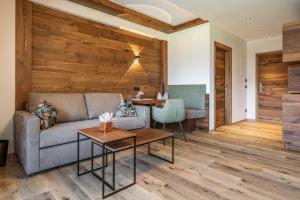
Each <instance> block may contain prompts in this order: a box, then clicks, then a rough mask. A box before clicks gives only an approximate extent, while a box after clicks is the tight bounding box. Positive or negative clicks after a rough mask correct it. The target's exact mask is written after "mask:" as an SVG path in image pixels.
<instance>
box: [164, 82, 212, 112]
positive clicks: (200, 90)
mask: <svg viewBox="0 0 300 200" xmlns="http://www.w3.org/2000/svg"><path fill="white" fill-rule="evenodd" d="M167 91H168V94H169V98H170V99H183V100H184V106H185V108H190V109H201V110H205V93H206V85H168V86H167Z"/></svg>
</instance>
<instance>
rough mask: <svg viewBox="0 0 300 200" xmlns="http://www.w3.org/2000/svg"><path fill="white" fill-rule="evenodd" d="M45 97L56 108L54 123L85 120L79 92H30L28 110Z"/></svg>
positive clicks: (82, 102) (85, 112) (84, 109)
mask: <svg viewBox="0 0 300 200" xmlns="http://www.w3.org/2000/svg"><path fill="white" fill-rule="evenodd" d="M41 99H45V100H46V101H47V103H48V104H49V105H51V106H53V107H55V108H56V109H57V112H58V113H57V118H56V123H64V122H74V121H79V120H87V119H88V116H87V110H86V106H85V101H84V96H83V94H80V93H30V94H29V112H33V111H34V110H35V109H36V107H37V106H38V105H39V104H40V103H41Z"/></svg>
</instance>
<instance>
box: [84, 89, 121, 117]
mask: <svg viewBox="0 0 300 200" xmlns="http://www.w3.org/2000/svg"><path fill="white" fill-rule="evenodd" d="M84 98H85V103H86V107H87V111H88V118H89V119H96V118H98V117H99V114H101V113H104V112H112V113H114V114H115V113H116V112H117V110H118V108H119V105H120V103H121V99H122V96H121V94H118V93H86V94H84Z"/></svg>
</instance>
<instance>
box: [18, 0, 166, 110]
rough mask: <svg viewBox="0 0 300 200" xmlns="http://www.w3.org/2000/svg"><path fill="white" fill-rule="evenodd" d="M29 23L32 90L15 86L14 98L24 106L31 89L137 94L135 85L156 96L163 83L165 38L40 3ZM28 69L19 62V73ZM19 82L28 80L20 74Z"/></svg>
mask: <svg viewBox="0 0 300 200" xmlns="http://www.w3.org/2000/svg"><path fill="white" fill-rule="evenodd" d="M22 2H23V1H22ZM26 23H28V24H30V26H31V25H32V28H31V29H30V33H32V43H31V39H30V40H28V41H27V43H28V45H30V47H32V53H31V49H30V52H28V53H26V55H30V57H28V59H29V60H30V62H28V63H30V65H28V66H29V67H28V69H27V68H26V71H27V72H29V73H28V76H27V75H26V79H25V84H26V85H28V86H26V87H27V88H29V89H28V90H22V89H17V90H16V93H19V92H21V93H24V95H23V96H20V95H19V96H18V97H17V98H16V101H18V102H19V103H20V104H21V103H23V102H26V101H27V96H26V95H27V94H28V92H29V91H31V92H119V93H122V94H123V95H125V96H133V95H134V89H133V88H134V86H139V87H140V88H141V89H142V90H143V91H144V92H145V96H146V97H154V96H156V94H157V92H158V91H160V90H161V88H162V86H163V84H165V81H164V80H163V78H164V76H163V73H164V71H165V70H166V68H167V62H166V60H165V59H167V57H166V55H167V42H166V41H160V40H157V39H152V38H149V37H145V36H141V35H138V34H135V33H131V32H128V31H124V30H121V29H117V28H115V27H111V26H108V25H104V24H100V23H96V22H93V21H89V20H86V19H82V18H79V17H76V16H72V15H69V14H65V13H62V12H59V11H55V10H52V9H49V8H46V7H42V6H40V5H36V4H33V5H32V20H31V18H28V19H26ZM19 27H21V26H19ZM23 43H24V42H23ZM23 43H22V41H21V42H18V44H17V46H19V47H21V46H22V45H23V46H24V44H23ZM31 44H32V45H31ZM31 54H32V57H31ZM136 55H139V56H140V59H139V60H136V59H135V56H136ZM25 57H26V56H25ZM31 61H32V63H31ZM31 64H32V65H31ZM24 70H25V66H23V65H22V66H21V65H20V67H19V68H17V72H16V74H23V71H24ZM17 81H19V82H22V81H24V80H23V79H22V78H21V76H20V77H19V76H17ZM18 109H21V108H20V107H18Z"/></svg>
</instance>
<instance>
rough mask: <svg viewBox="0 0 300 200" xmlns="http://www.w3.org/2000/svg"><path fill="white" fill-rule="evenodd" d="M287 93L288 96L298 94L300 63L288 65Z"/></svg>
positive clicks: (299, 89) (299, 87)
mask: <svg viewBox="0 0 300 200" xmlns="http://www.w3.org/2000/svg"><path fill="white" fill-rule="evenodd" d="M288 91H289V94H299V93H300V62H299V63H294V64H288Z"/></svg>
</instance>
